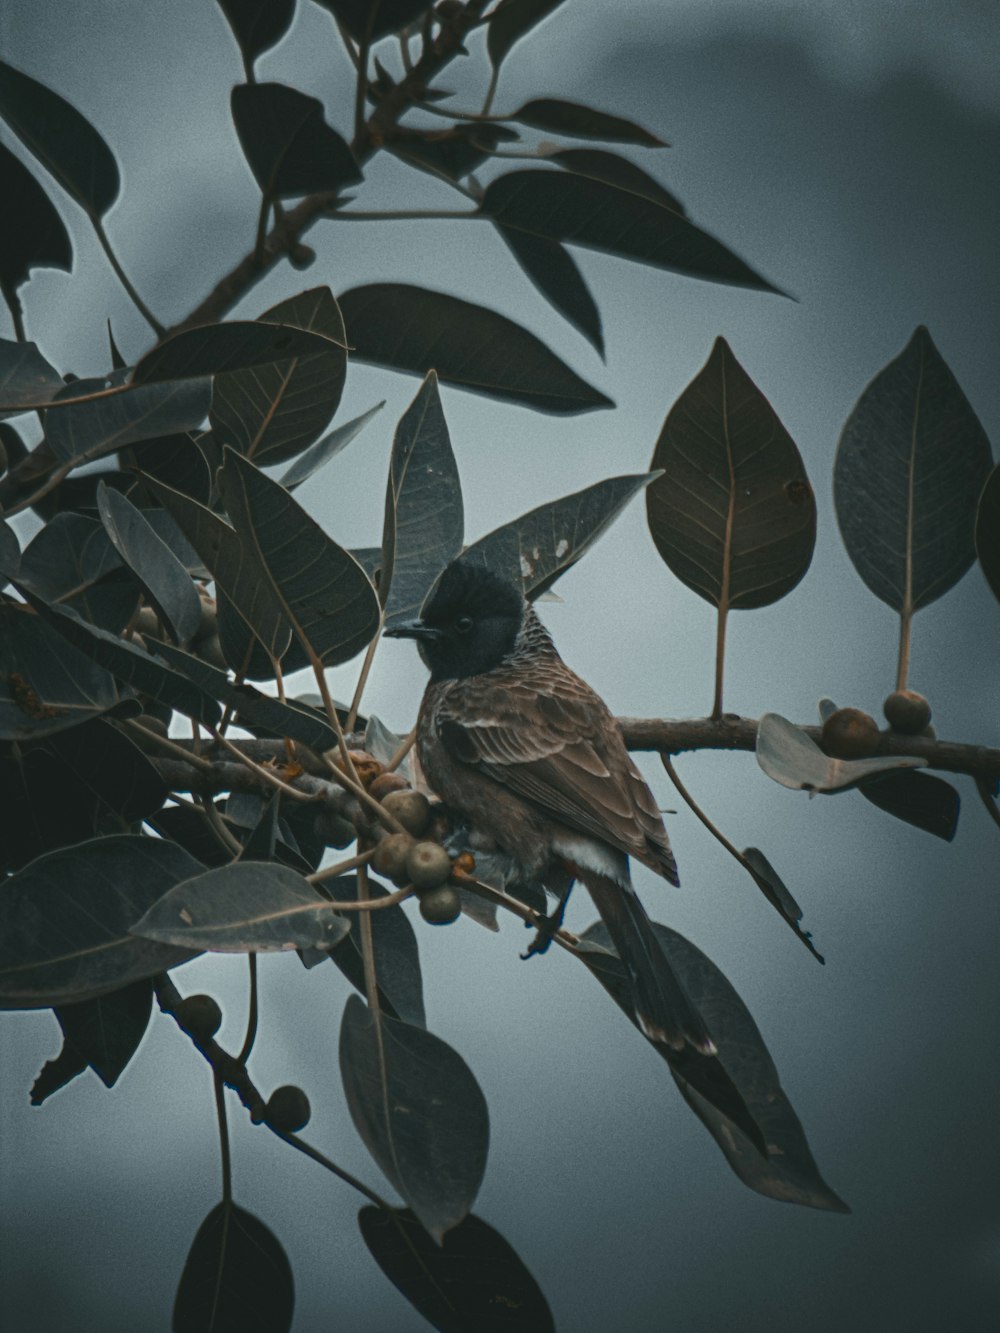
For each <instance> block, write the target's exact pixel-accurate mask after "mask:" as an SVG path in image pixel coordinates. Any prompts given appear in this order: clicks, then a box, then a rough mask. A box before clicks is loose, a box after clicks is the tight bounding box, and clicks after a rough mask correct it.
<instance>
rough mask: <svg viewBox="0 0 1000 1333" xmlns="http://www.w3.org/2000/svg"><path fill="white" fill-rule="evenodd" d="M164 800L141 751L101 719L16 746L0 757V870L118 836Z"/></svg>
mask: <svg viewBox="0 0 1000 1333" xmlns="http://www.w3.org/2000/svg"><path fill="white" fill-rule="evenodd" d="M166 796H167V788H166V785H165V784H164V782H163V780H162V778H161V777H160V776H159V774H158V773H157V771H156V769H155V768H154V767H153V765H152V764H151V763H150V762H149V760H148V759H147V758H146V756H145V755H144V754H143V753H142V751H141V750H140V749H139V748H138V746H136V745H134V744H133V742H132V741H131V740H129V738H128V737H127V736H125V735H123V734H122V732H120V731H118V730H117V729H116V728H115V727H112V726H109V725H108V724H107V723H106V722H104V721H103V720H101V719H99V718H97V719H94V720H93V721H90V722H83V723H81V725H79V726H76V727H72V728H70V729H69V730H66V731H62V732H60V733H58V734H57V735H54V736H49V737H47V738H46V739H45V740H44V741H41V742H38V743H35V744H33V745H31V746H19V747H17V748H16V749H11V750H10V752H9V753H7V754H0V809H2V810H3V812H4V836H3V839H2V841H0V869H3V870H16V869H19V868H20V867H21V866H23V865H26V864H27V862H28V861H31V860H33V859H34V858H35V857H36V856H41V855H43V854H44V853H45V852H50V851H53V850H54V849H55V848H57V847H66V846H69V845H70V844H72V843H75V842H83V841H85V840H86V839H87V838H91V837H94V836H95V834H100V833H119V832H121V831H122V830H123V828H125V827H127V826H128V825H129V824H132V823H134V822H135V821H136V820H139V819H143V818H145V816H147V815H149V814H151V813H152V812H153V811H154V810H158V809H159V807H160V806H161V805H162V804H163V802H164V800H166Z"/></svg>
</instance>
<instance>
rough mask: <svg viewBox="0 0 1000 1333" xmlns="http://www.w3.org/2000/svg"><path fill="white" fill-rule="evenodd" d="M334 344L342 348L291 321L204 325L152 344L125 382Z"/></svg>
mask: <svg viewBox="0 0 1000 1333" xmlns="http://www.w3.org/2000/svg"><path fill="white" fill-rule="evenodd" d="M337 348H340V350H343V347H342V344H341V343H339V342H338V341H337V340H336V339H334V338H332V337H331V336H330V335H329V334H326V333H322V332H319V331H318V330H313V329H311V328H308V329H307V328H299V327H297V326H296V325H294V324H275V323H272V322H271V321H269V320H267V321H258V320H252V319H251V320H231V321H229V322H228V323H226V324H204V325H202V326H200V327H198V328H193V329H184V330H183V331H182V332H181V333H175V334H173V336H172V337H170V338H165V339H164V340H163V342H161V343H157V345H156V346H155V347H154V348H153V350H152V351H151V352H147V353H146V355H145V356H144V357H143V358H142V360H141V361H139V362H138V363H137V365H136V367H135V370H133V372H132V380H131V382H132V383H133V384H153V383H157V382H160V381H162V380H184V379H197V378H199V377H200V376H202V375H221V374H223V373H224V372H226V371H233V370H246V369H247V368H248V367H250V366H268V365H272V364H273V363H274V362H275V361H288V360H290V359H291V358H292V357H300V356H310V355H313V354H315V353H317V352H333V351H335V350H336V349H337Z"/></svg>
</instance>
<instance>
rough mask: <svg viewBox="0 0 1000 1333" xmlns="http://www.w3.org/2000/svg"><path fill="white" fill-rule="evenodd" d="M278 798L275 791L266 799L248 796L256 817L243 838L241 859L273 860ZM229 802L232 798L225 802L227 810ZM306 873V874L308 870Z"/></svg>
mask: <svg viewBox="0 0 1000 1333" xmlns="http://www.w3.org/2000/svg"><path fill="white" fill-rule="evenodd" d="M242 794H243V793H239V792H238V793H236V798H237V799H238V798H239V796H240V795H242ZM279 799H280V796H279V793H278V792H277V791H275V792H273V793H272V795H271V796H270V797H269V798H268V799H267V800H266V801H262V800H261V799H260V797H255V796H251V797H250V800H251V801H252V802H253V803H254V805H255V806H256V807H257V810H258V818H257V820H256V822H255V823H254V825H253V827H252V828H251V829H249V831H248V834H247V836H246V838H245V839H244V842H243V853H242V856H241V857H240V860H241V861H273V860H274V859H275V850H276V847H277V843H278V811H279V808H280V807H279ZM231 804H232V798H230V800H228V801H227V802H226V809H227V810H230V808H231ZM306 873H307V874H308V871H307V872H306Z"/></svg>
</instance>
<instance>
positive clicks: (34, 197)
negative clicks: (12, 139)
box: [0, 143, 73, 299]
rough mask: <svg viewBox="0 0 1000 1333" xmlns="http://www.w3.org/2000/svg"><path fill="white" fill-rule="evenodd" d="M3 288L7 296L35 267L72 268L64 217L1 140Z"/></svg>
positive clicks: (0, 279)
mask: <svg viewBox="0 0 1000 1333" xmlns="http://www.w3.org/2000/svg"><path fill="white" fill-rule="evenodd" d="M0 199H3V201H4V203H3V208H2V209H0V290H3V291H4V292H6V293H8V299H13V298H14V293H15V292H16V291H17V289H18V287H20V286H21V284H22V283H23V282H27V280H28V278H29V277H30V276H31V270H32V269H33V268H59V269H62V270H63V271H64V272H67V273H68V272H69V271H70V269H71V268H72V267H73V247H72V245H71V244H70V239H69V235H68V233H67V231H66V228H65V226H64V225H63V220H62V218H61V217H60V216H59V214H58V213H57V212H56V210H55V208H54V207H53V206H52V202H51V200H50V199H49V197H48V195H47V194H46V193H45V191H44V190H43V189H42V187H41V186H40V185H39V184H38V182H37V181H36V180H35V178H34V176H33V175H32V174H31V172H30V171H29V170H28V168H27V167H26V166H25V165H24V163H23V162H22V161H21V160H20V159H19V158H17V157H15V156H14V154H13V153H12V152H11V151H10V149H9V148H7V147H5V146H4V145H3V144H2V143H0Z"/></svg>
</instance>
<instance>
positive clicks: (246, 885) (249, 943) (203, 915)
mask: <svg viewBox="0 0 1000 1333" xmlns="http://www.w3.org/2000/svg"><path fill="white" fill-rule="evenodd" d="M348 930H350V923H349V922H348V921H346V920H345V918H344V917H342V916H337V915H336V913H334V912H331V911H330V909H329V907H327V906H326V899H325V898H324V897H323V895H322V894H321V893H319V892H318V891H317V890H316V889H314V888H313V886H312V885H311V884H310V883H309V881H308V880H307V879H305V878H303V876H302V875H299V874H296V872H295V871H294V870H290V869H289V868H288V867H287V866H281V865H275V864H272V863H269V862H264V861H250V860H247V861H238V862H234V863H233V864H232V865H226V866H220V867H219V868H218V869H217V870H206V871H205V872H204V874H200V875H196V876H195V877H194V878H193V879H187V880H183V881H182V882H181V883H180V884H177V885H176V886H175V887H174V888H172V889H171V890H170V891H169V893H166V894H164V895H163V897H162V898H160V899H159V900H158V901H157V902H155V903H154V904H153V906H152V907H151V908H150V910H149V911H148V912H147V913H146V915H145V916H144V917H143V918H142V920H141V921H138V922H137V923H136V924H135V925H134V926H133V927H132V933H133V934H134V935H138V936H140V937H141V938H142V939H149V940H158V941H159V942H160V943H161V944H175V945H177V946H178V947H179V948H182V949H194V950H199V951H200V950H202V949H211V950H212V951H213V952H215V953H246V952H247V951H248V950H254V951H255V952H257V953H274V952H277V951H280V950H287V949H296V948H298V949H305V948H311V947H322V948H325V949H330V948H332V947H333V946H334V945H335V944H337V943H338V942H339V941H340V940H341V939H343V937H344V936H345V935H346V934H347V932H348Z"/></svg>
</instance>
